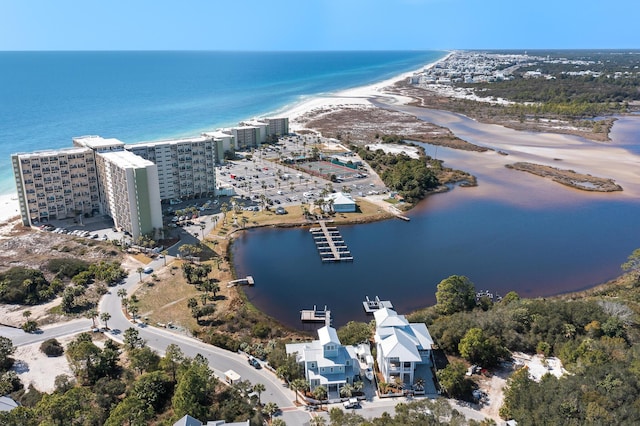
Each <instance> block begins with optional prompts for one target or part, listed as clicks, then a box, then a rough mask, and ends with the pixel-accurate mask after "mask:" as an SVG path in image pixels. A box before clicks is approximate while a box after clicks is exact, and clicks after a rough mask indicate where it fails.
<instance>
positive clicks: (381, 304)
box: [362, 296, 393, 314]
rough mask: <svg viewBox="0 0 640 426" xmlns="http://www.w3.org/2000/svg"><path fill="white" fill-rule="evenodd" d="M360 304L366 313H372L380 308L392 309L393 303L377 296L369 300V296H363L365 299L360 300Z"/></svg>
mask: <svg viewBox="0 0 640 426" xmlns="http://www.w3.org/2000/svg"><path fill="white" fill-rule="evenodd" d="M362 306H363V307H364V311H365V312H366V313H367V314H373V313H374V312H375V311H377V310H378V309H382V308H389V309H393V305H392V304H391V301H390V300H380V298H379V297H378V296H376V297H375V299H373V300H370V299H369V296H365V301H364V302H362Z"/></svg>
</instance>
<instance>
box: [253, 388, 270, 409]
mask: <svg viewBox="0 0 640 426" xmlns="http://www.w3.org/2000/svg"><path fill="white" fill-rule="evenodd" d="M266 390H267V388H266V387H265V386H264V385H263V384H262V383H256V384H255V385H253V391H254V392H255V393H257V394H258V405H262V402H261V400H260V397H261V396H262V392H264V391H266Z"/></svg>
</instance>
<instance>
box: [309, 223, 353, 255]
mask: <svg viewBox="0 0 640 426" xmlns="http://www.w3.org/2000/svg"><path fill="white" fill-rule="evenodd" d="M319 224H320V228H311V229H310V230H309V231H310V232H311V234H313V240H314V242H315V243H316V247H317V249H318V254H320V258H321V259H322V261H323V262H345V261H353V256H352V255H351V252H350V251H349V248H348V247H347V244H346V243H345V242H344V240H343V239H342V235H340V231H338V228H336V227H335V226H327V224H326V222H325V221H323V220H321V221H320V222H319Z"/></svg>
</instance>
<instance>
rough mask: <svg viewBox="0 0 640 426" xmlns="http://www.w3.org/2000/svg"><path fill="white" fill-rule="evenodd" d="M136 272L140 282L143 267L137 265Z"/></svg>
mask: <svg viewBox="0 0 640 426" xmlns="http://www.w3.org/2000/svg"><path fill="white" fill-rule="evenodd" d="M136 272H137V273H138V274H139V275H140V281H141V282H142V273H143V272H144V268H143V267H142V266H138V268H136Z"/></svg>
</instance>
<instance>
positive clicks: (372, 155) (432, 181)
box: [351, 136, 439, 203]
mask: <svg viewBox="0 0 640 426" xmlns="http://www.w3.org/2000/svg"><path fill="white" fill-rule="evenodd" d="M383 142H384V143H387V142H388V143H399V142H402V141H401V139H400V138H398V137H393V136H390V137H385V138H383ZM351 149H352V150H353V151H354V152H356V153H357V154H358V155H359V156H360V158H362V160H364V161H366V162H367V163H368V164H369V165H370V166H371V168H372V169H373V170H374V171H375V172H376V173H377V174H378V175H379V176H380V178H381V179H382V181H383V182H384V184H385V185H386V186H387V187H388V188H389V189H391V190H392V191H397V192H398V194H400V195H401V196H402V197H403V198H404V200H405V201H406V202H408V203H416V202H418V201H420V200H421V199H423V198H424V196H425V194H426V193H427V192H428V191H429V190H432V189H434V188H436V187H437V186H438V185H439V182H438V178H437V177H436V175H435V173H434V171H433V170H432V169H431V168H430V167H429V165H428V164H427V161H428V160H429V159H430V158H429V157H425V156H421V157H420V158H411V157H409V156H408V155H406V154H391V153H389V154H387V153H385V152H384V151H383V150H381V149H377V150H375V151H371V150H369V149H368V148H366V147H358V146H355V145H352V146H351Z"/></svg>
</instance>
